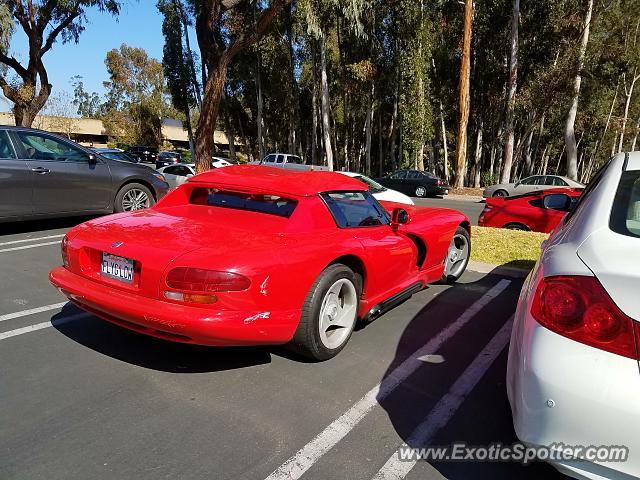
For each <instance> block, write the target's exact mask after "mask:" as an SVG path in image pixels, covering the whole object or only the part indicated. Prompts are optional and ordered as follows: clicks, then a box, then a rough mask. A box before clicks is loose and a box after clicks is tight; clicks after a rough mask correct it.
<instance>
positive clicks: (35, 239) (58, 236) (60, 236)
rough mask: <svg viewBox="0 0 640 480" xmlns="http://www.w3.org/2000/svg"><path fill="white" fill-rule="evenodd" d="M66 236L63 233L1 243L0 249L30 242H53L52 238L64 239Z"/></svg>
mask: <svg viewBox="0 0 640 480" xmlns="http://www.w3.org/2000/svg"><path fill="white" fill-rule="evenodd" d="M64 236H65V234H64V233H61V234H60V235H48V236H46V237H35V238H24V239H22V240H12V241H10V242H0V247H4V246H5V245H15V244H16V243H28V242H38V241H40V240H51V239H52V238H62V237H64Z"/></svg>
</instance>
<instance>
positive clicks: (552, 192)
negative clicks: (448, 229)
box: [478, 188, 582, 233]
mask: <svg viewBox="0 0 640 480" xmlns="http://www.w3.org/2000/svg"><path fill="white" fill-rule="evenodd" d="M581 193H582V189H575V188H553V189H549V190H545V191H543V192H532V193H531V194H527V195H520V196H517V197H506V198H504V197H492V198H487V203H486V206H485V207H484V210H482V213H481V214H480V218H479V219H478V225H480V226H481V227H497V228H510V229H513V230H531V231H534V232H544V233H549V232H551V231H552V230H553V229H554V228H556V225H558V223H560V220H562V218H563V217H564V216H565V215H566V214H567V212H569V211H570V210H571V209H572V208H573V206H574V205H575V203H576V202H577V200H578V197H579V196H580V194H581Z"/></svg>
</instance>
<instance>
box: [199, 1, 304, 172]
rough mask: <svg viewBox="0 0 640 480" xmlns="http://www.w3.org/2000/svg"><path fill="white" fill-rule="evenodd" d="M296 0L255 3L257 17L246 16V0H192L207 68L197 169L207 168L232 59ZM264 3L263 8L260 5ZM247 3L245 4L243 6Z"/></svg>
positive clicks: (263, 32) (253, 42) (251, 44)
mask: <svg viewBox="0 0 640 480" xmlns="http://www.w3.org/2000/svg"><path fill="white" fill-rule="evenodd" d="M293 1H294V0H270V1H265V2H257V3H256V4H255V5H254V4H253V3H252V4H251V5H254V7H255V8H256V9H259V12H257V14H256V18H255V21H253V18H252V17H247V16H246V14H245V13H246V6H247V3H248V2H247V1H246V0H191V6H192V8H193V13H194V14H195V18H196V21H195V26H196V35H197V37H198V45H199V47H200V56H201V58H202V62H203V65H204V66H205V69H206V82H205V83H204V97H203V101H202V109H201V111H200V117H199V118H198V126H197V138H196V170H197V171H198V172H202V171H205V170H208V169H209V168H210V164H211V155H212V153H213V135H214V132H215V129H216V123H217V120H218V112H219V108H220V102H221V100H222V93H223V90H224V86H225V81H226V77H227V68H228V67H229V64H230V63H231V61H232V60H233V59H234V57H236V55H238V54H239V53H240V52H242V51H243V50H245V49H247V48H249V47H251V46H253V45H254V44H255V43H256V42H257V41H258V40H259V39H260V38H262V37H263V36H264V34H265V33H266V32H267V30H268V29H269V27H270V26H271V24H272V22H273V21H274V19H275V18H276V17H277V16H278V15H279V14H280V12H281V11H282V9H283V8H284V7H285V6H286V5H289V4H291V3H292V2H293ZM263 5H264V8H261V7H262V6H263ZM242 7H245V8H242Z"/></svg>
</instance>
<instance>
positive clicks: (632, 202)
mask: <svg viewBox="0 0 640 480" xmlns="http://www.w3.org/2000/svg"><path fill="white" fill-rule="evenodd" d="M610 227H611V230H613V231H614V232H617V233H620V234H622V235H627V236H629V237H640V170H637V171H632V172H624V173H623V174H622V177H621V178H620V184H619V185H618V191H617V192H616V198H615V200H614V202H613V208H612V209H611V220H610Z"/></svg>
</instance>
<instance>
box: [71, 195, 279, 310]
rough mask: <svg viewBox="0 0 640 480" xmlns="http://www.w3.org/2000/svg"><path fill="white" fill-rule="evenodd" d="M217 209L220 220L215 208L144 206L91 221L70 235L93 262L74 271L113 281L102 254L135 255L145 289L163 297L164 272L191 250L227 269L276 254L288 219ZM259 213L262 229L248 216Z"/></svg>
mask: <svg viewBox="0 0 640 480" xmlns="http://www.w3.org/2000/svg"><path fill="white" fill-rule="evenodd" d="M216 210H217V212H216V215H215V218H211V210H210V209H206V208H201V207H199V206H183V207H171V208H166V209H162V210H160V211H158V210H153V209H148V210H141V211H139V212H134V213H125V214H118V215H111V216H109V217H103V218H99V219H96V220H92V221H89V222H87V223H85V224H83V225H82V226H81V227H79V228H78V229H76V230H74V231H73V232H72V233H71V234H70V238H71V242H70V248H71V249H72V250H82V251H83V254H81V255H79V257H78V258H79V262H82V261H83V259H84V261H85V262H87V263H91V265H90V266H89V268H86V265H84V266H83V267H82V268H75V267H79V266H80V265H76V264H74V265H72V269H73V270H74V271H75V272H76V273H80V274H82V275H85V276H88V277H92V278H93V279H95V280H98V281H106V282H108V283H110V284H111V285H113V283H112V282H111V281H110V280H105V279H103V278H101V277H100V274H99V262H101V256H102V253H101V252H108V253H111V254H114V255H118V256H121V257H125V258H128V259H133V260H135V261H136V262H140V265H141V270H140V284H139V293H141V294H142V295H145V296H149V297H153V298H158V296H159V292H160V290H159V287H160V282H161V279H162V277H163V274H164V273H165V271H166V270H167V268H168V267H169V266H170V265H171V264H173V263H174V262H176V261H177V260H178V259H179V258H180V257H182V256H184V255H186V254H189V253H190V255H189V256H188V257H189V259H190V261H191V262H192V263H191V264H193V263H195V264H196V265H197V266H203V265H204V264H206V265H208V267H209V268H211V267H213V268H221V269H224V268H230V265H234V266H235V265H237V264H238V260H239V258H247V255H250V254H255V253H256V250H259V252H260V254H261V255H262V256H264V252H265V250H267V251H268V252H269V256H270V258H273V250H274V248H273V247H274V243H275V242H280V243H281V234H280V233H279V232H282V230H283V222H285V223H286V219H283V218H279V217H274V218H271V216H266V215H261V214H255V213H253V212H241V211H238V210H231V209H230V210H228V211H227V210H222V211H220V209H216ZM255 215H260V217H259V218H260V226H259V228H256V224H255V218H254V222H253V223H252V222H250V221H248V219H247V218H245V217H247V216H249V217H250V216H254V217H255ZM263 217H267V218H263ZM117 244H119V245H118V246H116V245H117ZM212 262H213V265H212ZM205 268H206V267H205ZM115 286H118V285H117V284H116V285H115ZM123 288H127V287H123Z"/></svg>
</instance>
